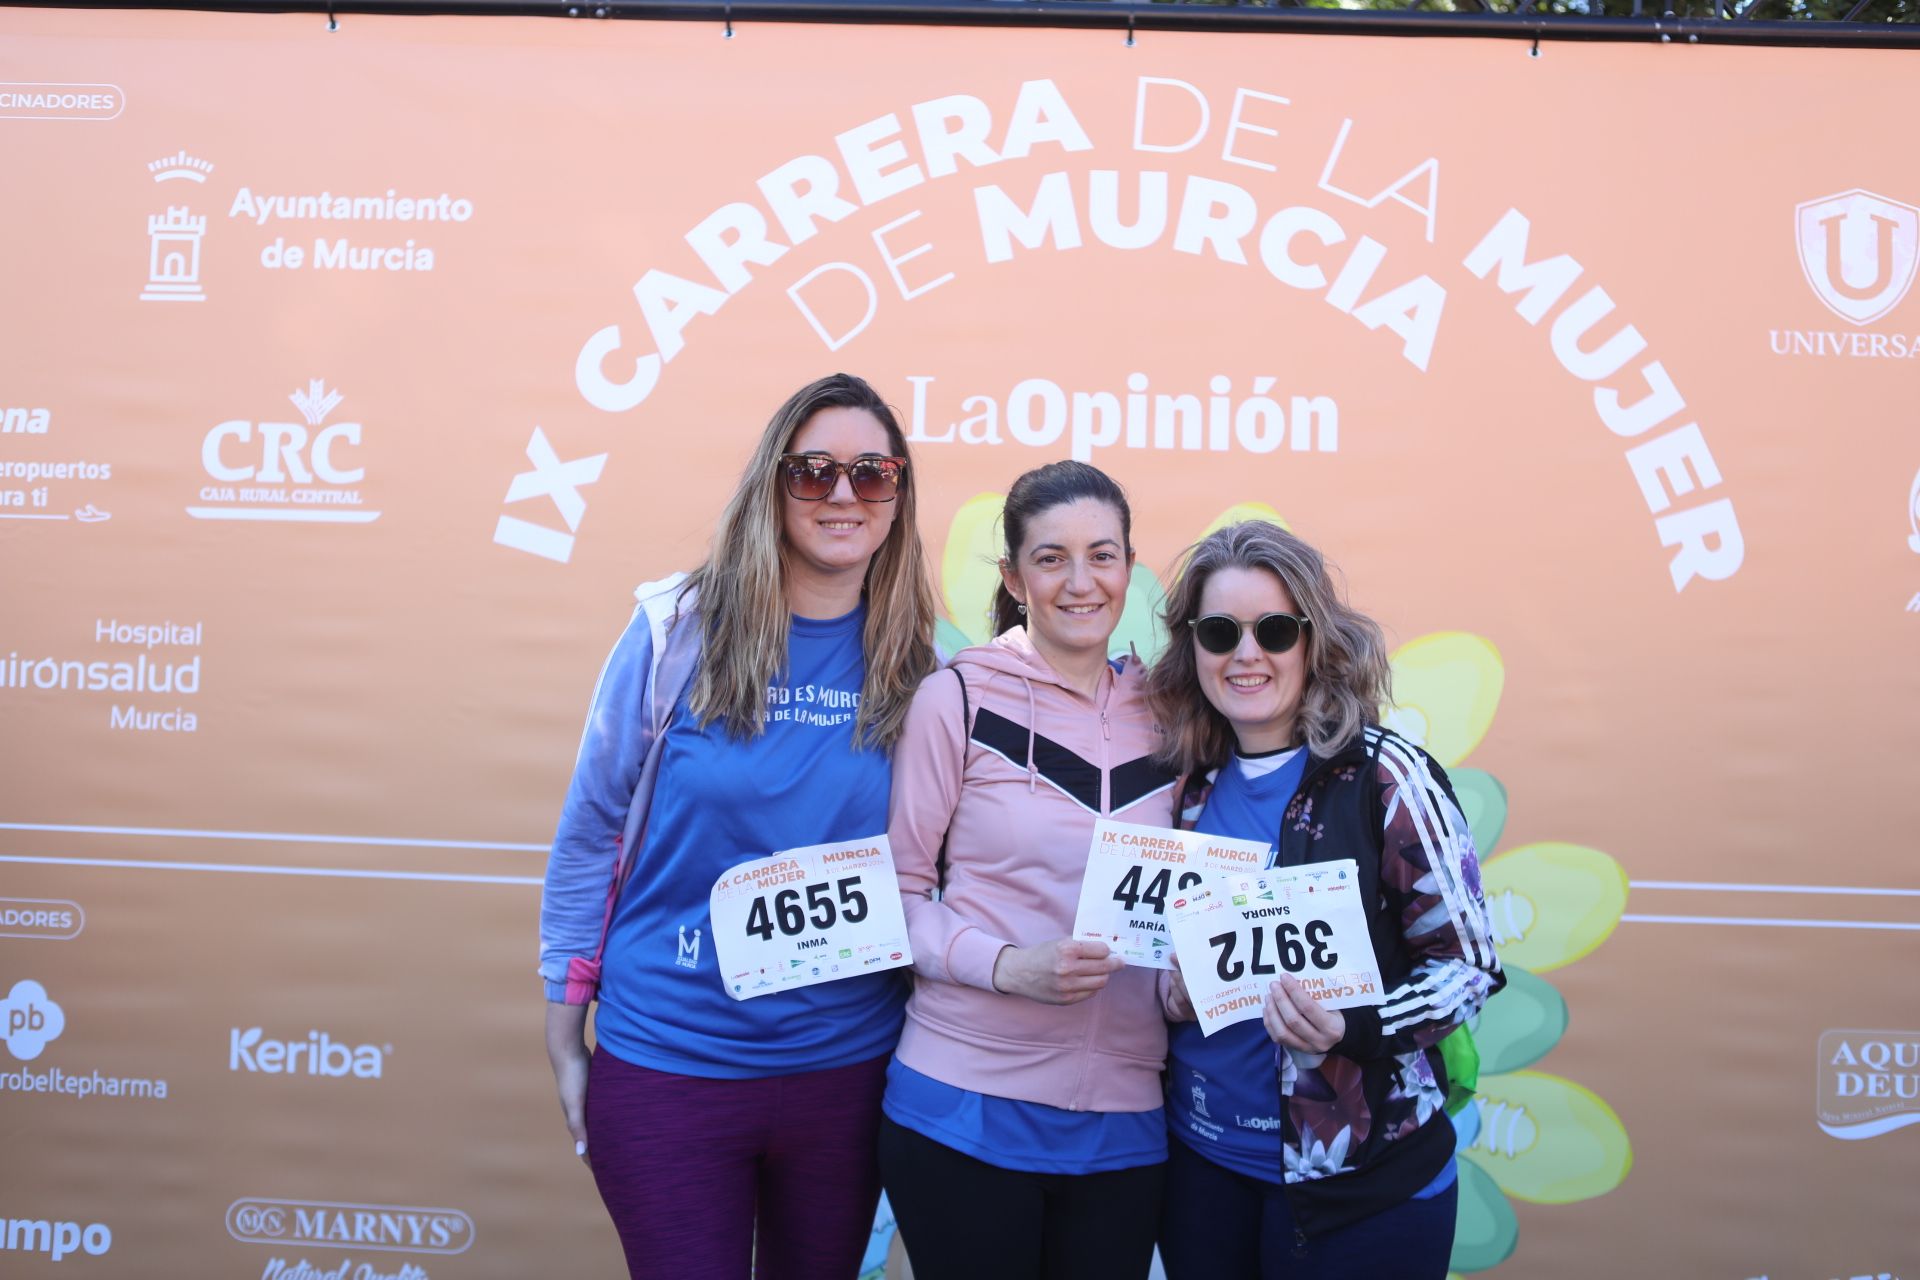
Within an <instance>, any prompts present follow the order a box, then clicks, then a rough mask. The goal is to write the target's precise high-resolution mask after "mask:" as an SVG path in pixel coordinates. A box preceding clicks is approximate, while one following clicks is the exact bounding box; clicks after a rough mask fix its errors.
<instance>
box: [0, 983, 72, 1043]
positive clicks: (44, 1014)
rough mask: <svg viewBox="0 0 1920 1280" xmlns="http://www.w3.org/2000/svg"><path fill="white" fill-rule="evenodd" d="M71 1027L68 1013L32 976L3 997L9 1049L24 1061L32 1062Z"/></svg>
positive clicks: (2, 1025) (0, 1014)
mask: <svg viewBox="0 0 1920 1280" xmlns="http://www.w3.org/2000/svg"><path fill="white" fill-rule="evenodd" d="M66 1029H67V1015H66V1014H65V1013H64V1012H63V1011H62V1010H61V1008H60V1006H59V1005H57V1004H55V1003H54V1002H53V999H52V997H50V996H48V995H47V989H46V988H45V987H43V986H41V985H40V984H39V983H37V982H34V981H32V980H31V979H22V980H21V981H19V982H16V983H14V984H13V990H11V991H9V992H7V998H6V999H5V1000H0V1032H4V1034H5V1036H6V1040H7V1051H8V1052H9V1053H11V1054H13V1056H14V1057H15V1058H16V1059H18V1060H19V1061H21V1062H32V1061H33V1060H34V1059H35V1058H37V1057H39V1056H40V1055H41V1054H42V1053H45V1052H46V1049H47V1046H48V1045H49V1044H51V1043H53V1042H54V1041H55V1040H58V1039H59V1038H60V1033H61V1032H62V1031H65V1030H66Z"/></svg>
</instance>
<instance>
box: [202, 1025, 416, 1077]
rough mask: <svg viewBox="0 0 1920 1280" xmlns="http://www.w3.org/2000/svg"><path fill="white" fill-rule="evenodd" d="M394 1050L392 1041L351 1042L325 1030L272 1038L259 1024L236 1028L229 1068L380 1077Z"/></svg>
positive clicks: (265, 1072)
mask: <svg viewBox="0 0 1920 1280" xmlns="http://www.w3.org/2000/svg"><path fill="white" fill-rule="evenodd" d="M392 1052H393V1046H392V1045H390V1044H386V1045H375V1044H357V1045H350V1044H346V1043H344V1042H343V1041H339V1040H335V1039H334V1038H333V1037H332V1036H330V1035H328V1034H327V1033H326V1032H324V1031H309V1032H307V1038H306V1039H305V1040H269V1039H268V1038H267V1037H266V1033H265V1032H263V1031H262V1030H261V1029H260V1028H259V1027H248V1028H247V1029H246V1030H245V1031H242V1030H241V1029H240V1028H239V1027H235V1028H233V1031H232V1033H231V1035H230V1037H229V1039H228V1042H227V1070H229V1071H248V1072H257V1073H259V1074H261V1075H270V1076H277V1075H308V1076H330V1077H334V1078H338V1077H341V1076H358V1077H360V1078H361V1079H363V1080H378V1079H380V1077H381V1075H382V1074H383V1073H384V1072H385V1070H386V1061H387V1056H388V1055H389V1054H391V1053H392Z"/></svg>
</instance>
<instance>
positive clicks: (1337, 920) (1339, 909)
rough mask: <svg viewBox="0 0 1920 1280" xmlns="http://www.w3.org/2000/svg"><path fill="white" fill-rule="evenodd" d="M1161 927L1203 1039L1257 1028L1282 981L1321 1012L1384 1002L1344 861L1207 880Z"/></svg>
mask: <svg viewBox="0 0 1920 1280" xmlns="http://www.w3.org/2000/svg"><path fill="white" fill-rule="evenodd" d="M1167 923H1168V925H1169V927H1170V929H1171V931H1172V934H1173V945H1174V949H1175V951H1176V952H1177V953H1178V954H1179V956H1180V974H1181V977H1183V978H1184V979H1185V980H1186V984H1187V995H1188V996H1189V997H1190V998H1191V999H1192V1001H1193V1011H1194V1013H1195V1014H1197V1015H1198V1016H1199V1019H1200V1030H1201V1032H1202V1033H1203V1034H1205V1035H1212V1034H1213V1033H1214V1032H1216V1031H1218V1030H1219V1029H1220V1028H1222V1027H1230V1026H1232V1025H1233V1024H1234V1023H1236V1022H1245V1021H1247V1020H1248V1019H1252V1018H1258V1017H1259V1016H1260V1013H1261V1008H1262V1006H1263V1005H1264V1004H1265V1002H1266V998H1267V987H1268V986H1269V985H1270V984H1271V983H1272V982H1273V981H1274V980H1275V979H1276V978H1278V977H1279V976H1280V975H1281V974H1282V973H1290V974H1292V975H1293V976H1294V977H1295V978H1298V979H1299V980H1300V985H1301V986H1302V987H1304V988H1306V991H1307V994H1308V995H1311V996H1312V997H1313V998H1314V999H1315V1000H1318V1001H1319V1002H1320V1003H1321V1004H1322V1005H1324V1006H1326V1007H1327V1008H1329V1009H1350V1008H1353V1007H1354V1006H1355V1005H1368V1004H1379V1003H1380V1002H1381V1000H1382V999H1383V998H1384V993H1383V992H1382V991H1381V990H1380V966H1379V964H1378V963H1377V962H1376V961H1375V960H1374V958H1373V940H1372V938H1371V937H1370V936H1369V935H1368V933H1367V913H1366V906H1365V904H1364V903H1362V902H1361V901H1360V875H1359V868H1358V867H1357V866H1356V865H1355V863H1354V861H1353V859H1351V858H1346V859H1343V860H1341V861H1339V862H1314V863H1309V864H1308V865H1306V866H1303V867H1285V868H1281V869H1277V870H1274V871H1262V872H1258V873H1255V874H1252V875H1246V874H1240V875H1231V876H1209V877H1208V878H1207V880H1206V882H1205V883H1204V884H1201V885H1198V886H1196V887H1195V888H1194V889H1193V891H1192V892H1191V893H1187V894H1181V895H1178V896H1177V897H1176V898H1175V899H1174V901H1173V903H1172V904H1171V909H1170V911H1169V913H1168V920H1167Z"/></svg>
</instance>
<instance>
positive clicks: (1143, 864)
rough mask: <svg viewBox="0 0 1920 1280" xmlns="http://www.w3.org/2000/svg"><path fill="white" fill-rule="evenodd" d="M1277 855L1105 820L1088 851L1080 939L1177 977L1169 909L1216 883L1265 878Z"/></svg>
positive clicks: (1220, 839) (1076, 920)
mask: <svg viewBox="0 0 1920 1280" xmlns="http://www.w3.org/2000/svg"><path fill="white" fill-rule="evenodd" d="M1271 847H1272V846H1270V845H1265V844H1261V843H1260V842H1259V841H1257V840H1231V839H1228V838H1227V837H1225V836H1203V835H1200V834H1199V833H1198V832H1193V831H1173V830H1169V829H1168V828H1166V827H1140V826H1135V825H1134V824H1132V823H1130V822H1110V821H1108V820H1107V819H1105V818H1102V819H1101V820H1100V821H1098V822H1096V823H1095V824H1094V827H1093V845H1092V846H1091V847H1090V848H1089V849H1088V851H1087V874H1086V878H1085V879H1083V880H1082V881H1081V882H1080V906H1079V909H1078V910H1077V911H1075V912H1074V916H1073V936H1074V937H1075V938H1083V939H1086V940H1087V941H1090V942H1104V943H1106V944H1107V946H1109V947H1111V948H1112V949H1113V951H1114V953H1115V954H1117V955H1119V956H1120V957H1121V958H1122V959H1124V960H1125V961H1126V962H1127V963H1128V964H1134V965H1139V966H1140V967H1141V968H1143V969H1171V968H1172V967H1173V965H1172V964H1171V963H1170V962H1169V960H1168V956H1169V955H1171V954H1172V952H1173V940H1172V937H1171V935H1170V934H1168V932H1167V903H1168V902H1169V901H1171V900H1172V899H1174V898H1177V897H1179V896H1181V895H1182V894H1183V893H1186V892H1187V891H1188V890H1190V889H1193V888H1194V887H1195V886H1197V885H1199V884H1201V883H1203V881H1204V880H1206V879H1207V878H1209V877H1210V876H1211V875H1216V874H1233V873H1241V872H1248V871H1257V870H1259V869H1260V868H1261V867H1264V866H1266V865H1267V855H1268V853H1269V851H1270V850H1271Z"/></svg>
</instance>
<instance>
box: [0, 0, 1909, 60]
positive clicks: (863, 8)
mask: <svg viewBox="0 0 1920 1280" xmlns="http://www.w3.org/2000/svg"><path fill="white" fill-rule="evenodd" d="M0 6H9V7H16V8H27V7H33V8H84V9H159V10H164V9H190V10H200V11H213V12H221V11H226V12H239V13H328V12H330V13H332V14H333V15H335V16H342V15H347V14H356V13H361V14H421V15H426V14H469V15H472V14H480V15H514V16H534V17H556V18H621V19H653V20H664V21H697V22H713V23H720V22H722V21H726V22H731V23H751V22H848V23H911V24H924V25H958V26H996V27H1072V28H1099V29H1107V30H1112V31H1116V32H1119V31H1125V30H1128V29H1132V30H1136V31H1278V32H1292V33H1312V34H1319V35H1373V36H1472V37H1479V38H1482V39H1488V38H1491V39H1515V40H1600V41H1626V42H1640V43H1646V42H1649V41H1652V42H1660V43H1683V44H1740V45H1789V46H1803V47H1804V46H1825V47H1838V48H1879V49H1896V48H1897V49H1911V48H1920V23H1914V22H1900V23H1891V22H1889V23H1848V22H1815V21H1760V20H1755V19H1752V18H1744V19H1743V20H1738V21H1735V20H1720V19H1699V18H1680V17H1673V16H1665V15H1663V16H1661V17H1657V18H1656V17H1645V16H1642V17H1631V18H1629V17H1619V18H1606V17H1593V16H1590V15H1583V14H1556V15H1548V14H1542V13H1540V12H1539V11H1538V10H1532V11H1522V12H1512V13H1496V12H1478V13H1432V12H1427V11H1424V10H1417V9H1401V10H1369V9H1302V8H1293V7H1285V8H1283V7H1274V8H1253V7H1250V6H1246V5H1239V4H1235V5H1208V4H1139V3H1131V2H1128V0H106V2H105V3H102V2H101V0H38V2H37V3H32V2H30V0H0ZM1752 7H1753V6H1749V9H1751V8H1752ZM1915 70H1916V72H1920V65H1916V68H1915Z"/></svg>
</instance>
